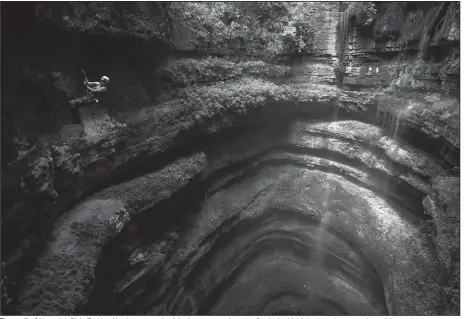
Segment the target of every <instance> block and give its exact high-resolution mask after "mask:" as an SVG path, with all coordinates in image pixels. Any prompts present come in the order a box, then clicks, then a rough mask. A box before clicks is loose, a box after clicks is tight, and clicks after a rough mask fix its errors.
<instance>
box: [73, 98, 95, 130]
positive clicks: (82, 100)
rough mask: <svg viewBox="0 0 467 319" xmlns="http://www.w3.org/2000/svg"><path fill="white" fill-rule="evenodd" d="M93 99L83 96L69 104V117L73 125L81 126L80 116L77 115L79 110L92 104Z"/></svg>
mask: <svg viewBox="0 0 467 319" xmlns="http://www.w3.org/2000/svg"><path fill="white" fill-rule="evenodd" d="M93 103H94V99H93V98H91V97H89V96H83V97H80V98H78V99H74V100H71V101H70V102H69V104H70V108H71V116H72V118H73V123H75V124H81V116H80V115H79V108H80V107H82V106H85V105H89V104H93Z"/></svg>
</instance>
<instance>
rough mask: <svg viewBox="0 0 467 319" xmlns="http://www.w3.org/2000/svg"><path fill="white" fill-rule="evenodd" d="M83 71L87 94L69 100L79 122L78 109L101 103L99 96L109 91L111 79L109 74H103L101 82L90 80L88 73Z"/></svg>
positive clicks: (74, 115)
mask: <svg viewBox="0 0 467 319" xmlns="http://www.w3.org/2000/svg"><path fill="white" fill-rule="evenodd" d="M81 72H83V75H84V85H85V86H86V94H85V96H83V97H80V98H77V99H74V100H71V101H69V104H70V107H71V109H72V112H73V117H74V119H75V121H76V122H78V123H79V122H81V121H80V116H79V111H78V109H79V108H80V107H82V106H85V105H90V104H95V103H99V98H100V97H102V95H103V94H105V93H107V86H108V84H109V81H110V79H109V78H108V77H107V76H103V77H101V80H100V81H99V82H89V81H88V78H87V75H86V73H85V72H84V71H83V70H81Z"/></svg>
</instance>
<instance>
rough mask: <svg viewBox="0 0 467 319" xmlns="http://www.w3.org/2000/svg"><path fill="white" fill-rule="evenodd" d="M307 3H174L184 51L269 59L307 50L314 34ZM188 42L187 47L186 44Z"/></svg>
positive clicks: (175, 19)
mask: <svg viewBox="0 0 467 319" xmlns="http://www.w3.org/2000/svg"><path fill="white" fill-rule="evenodd" d="M316 6H317V4H316V3H311V2H174V3H171V4H170V9H169V10H170V11H171V13H172V17H173V19H174V23H175V25H176V26H180V28H183V29H184V31H183V32H184V33H189V34H186V35H185V36H184V37H183V38H184V39H183V40H182V42H183V44H182V46H184V47H192V48H193V49H202V50H206V49H207V50H214V51H220V52H226V53H231V52H232V51H233V52H240V51H243V52H244V53H245V54H246V55H251V56H258V57H261V58H265V59H271V58H273V57H274V56H276V55H279V54H283V53H298V52H302V51H303V50H305V49H306V48H307V47H309V45H310V43H311V41H312V37H313V34H314V28H315V26H314V25H313V19H312V16H311V10H310V9H312V8H314V7H316ZM190 41H192V42H191V43H188V42H190Z"/></svg>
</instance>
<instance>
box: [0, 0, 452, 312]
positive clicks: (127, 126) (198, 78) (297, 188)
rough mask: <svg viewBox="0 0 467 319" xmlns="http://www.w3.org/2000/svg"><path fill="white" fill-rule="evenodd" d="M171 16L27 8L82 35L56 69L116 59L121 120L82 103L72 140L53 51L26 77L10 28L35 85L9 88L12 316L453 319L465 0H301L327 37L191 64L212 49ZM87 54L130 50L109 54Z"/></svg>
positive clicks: (18, 67) (68, 89) (68, 74)
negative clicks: (290, 48) (74, 61)
mask: <svg viewBox="0 0 467 319" xmlns="http://www.w3.org/2000/svg"><path fill="white" fill-rule="evenodd" d="M178 5H181V4H178ZM181 6H182V7H183V5H181ZM192 6H193V4H192ZM195 6H199V7H198V9H199V10H201V11H202V12H205V14H208V13H207V12H211V11H209V10H207V11H206V10H205V9H206V8H208V7H209V6H206V7H203V5H202V4H195ZM190 8H191V7H190ZM349 8H350V9H349ZM17 9H18V8H17ZM170 9H171V8H170V6H169V7H166V6H162V5H157V4H156V5H152V4H135V5H128V6H127V5H125V4H123V5H119V4H115V3H109V4H107V5H104V6H103V7H99V6H97V5H96V4H93V3H90V4H86V5H82V4H76V5H75V4H73V5H56V6H55V5H51V4H44V5H35V6H34V10H33V11H31V12H30V14H31V15H33V16H34V19H37V20H38V21H41V22H37V23H36V22H35V23H33V24H31V25H32V26H34V27H37V29H40V28H41V27H43V29H40V30H41V31H38V32H37V33H33V34H34V35H36V36H37V37H38V38H39V39H48V40H50V39H51V38H53V37H54V35H55V36H57V37H58V38H60V39H65V38H67V37H68V36H70V39H72V41H70V43H73V45H71V44H70V48H71V49H70V48H69V49H65V48H62V47H60V45H57V46H56V47H54V48H55V49H56V50H57V51H58V50H61V51H60V52H63V54H62V57H63V59H65V58H70V59H71V58H72V57H73V56H80V58H79V59H78V60H79V61H83V62H85V63H87V64H86V65H93V66H95V65H99V63H100V62H102V65H119V67H118V68H116V70H114V71H115V72H114V73H113V74H110V76H111V78H112V80H113V82H114V83H116V84H115V85H116V86H115V92H114V93H115V94H113V95H114V96H115V99H113V100H112V101H110V102H109V103H110V104H107V106H109V105H112V106H114V107H113V108H104V107H102V106H103V105H102V106H101V105H97V106H96V105H95V106H90V107H84V108H83V109H82V110H81V111H80V112H81V118H82V120H83V125H82V126H80V125H75V124H69V120H68V119H66V114H67V111H66V110H64V109H62V108H61V106H60V105H61V104H63V103H64V102H66V99H67V98H69V97H72V96H74V95H76V92H77V87H78V86H77V83H78V81H80V80H81V79H80V78H79V77H78V76H76V74H74V73H73V71H70V70H69V69H66V68H63V64H61V63H62V62H63V61H62V62H60V61H59V60H60V59H57V61H50V59H46V58H45V55H44V54H42V53H44V52H42V51H40V52H42V53H38V54H37V57H35V58H34V59H33V57H32V56H29V55H27V54H25V55H24V56H23V57H25V60H26V61H27V64H28V66H27V67H24V65H23V64H21V63H19V62H18V61H16V60H15V56H16V55H17V54H19V53H18V52H23V51H24V50H21V48H23V49H24V47H23V44H21V45H20V44H18V43H16V42H15V40H14V39H15V37H13V36H12V34H10V33H8V32H7V33H6V34H7V36H8V35H9V37H8V39H9V42H8V43H9V45H10V46H9V50H7V51H6V52H7V54H6V57H7V58H6V59H7V61H10V62H11V65H9V66H8V70H9V71H10V72H11V73H12V74H15V76H17V77H18V78H19V79H21V81H23V82H22V83H24V86H22V87H21V89H20V90H17V89H16V88H15V87H13V86H12V85H7V86H6V88H7V90H3V84H2V91H5V92H7V94H6V98H5V101H6V102H7V103H5V105H6V106H7V107H6V109H7V110H8V112H9V113H8V112H7V115H8V117H7V118H8V119H12V120H9V121H7V120H2V127H3V122H4V121H7V122H8V123H7V125H8V127H7V129H6V132H7V134H6V135H4V134H3V129H2V142H3V139H4V138H6V137H8V136H11V137H14V139H13V138H12V140H13V143H12V142H11V141H10V142H9V144H8V148H7V150H8V152H7V153H8V156H9V157H8V160H7V161H3V157H2V176H4V177H5V178H4V179H2V195H3V193H4V191H7V192H8V193H7V194H8V195H9V196H7V198H8V200H4V199H3V198H4V196H2V211H3V212H5V213H4V214H2V223H3V227H4V229H2V230H3V231H2V234H3V235H2V236H3V238H2V239H5V238H6V239H7V241H8V242H9V244H8V245H6V246H5V247H2V248H5V249H2V253H3V254H4V255H5V258H4V260H6V261H7V266H8V267H7V268H8V275H9V277H10V278H13V279H14V280H16V281H18V283H19V284H18V286H19V287H16V288H15V289H16V290H14V289H11V290H10V291H15V292H14V293H11V294H12V295H11V298H10V299H8V298H6V300H7V301H8V305H9V307H10V308H8V309H9V310H8V311H9V312H12V313H13V312H16V313H20V314H24V315H32V314H34V315H36V314H41V315H64V314H70V315H71V314H106V315H109V314H115V315H117V314H132V315H135V314H154V315H260V314H261V315H280V314H295V315H388V314H389V315H433V314H440V313H441V314H444V313H457V312H458V309H457V310H456V307H455V306H453V307H452V309H450V310H446V309H447V307H443V309H440V305H444V306H446V305H447V304H448V303H449V302H451V303H452V304H453V305H455V303H456V300H455V298H451V297H452V296H454V297H455V296H456V295H455V290H456V289H457V288H456V287H457V286H456V278H457V279H458V275H457V277H456V269H455V268H456V267H457V266H458V265H459V263H458V258H457V257H456V256H458V254H459V252H458V247H459V244H458V243H457V244H456V240H458V229H459V227H458V224H456V221H458V220H459V219H458V217H459V205H458V199H459V173H458V172H459V148H460V139H459V123H458V122H459V99H458V97H457V91H456V90H458V78H457V77H458V74H459V68H458V53H457V49H458V41H459V39H458V32H457V31H456V30H458V23H457V20H456V19H458V5H456V4H455V3H440V4H433V5H431V4H426V5H421V6H419V7H417V8H416V7H414V6H413V5H410V4H401V5H399V4H376V5H373V4H371V3H367V4H364V5H362V4H359V3H354V4H350V5H348V4H345V3H344V4H338V3H316V4H311V5H310V6H309V9H310V12H308V13H307V14H310V15H312V16H313V17H314V18H315V20H316V21H317V22H319V24H320V25H321V28H318V29H316V30H315V31H314V33H313V34H312V37H311V38H310V39H307V45H306V46H305V47H304V49H303V50H302V51H301V52H300V54H298V53H297V52H282V53H281V54H280V56H277V57H276V58H275V59H274V61H275V62H277V63H279V62H280V63H282V64H281V65H279V64H274V63H271V60H269V62H267V63H266V62H264V61H256V60H255V61H245V60H248V58H246V57H245V56H243V57H242V58H241V59H240V58H239V59H240V60H242V61H240V62H232V61H235V58H234V56H235V55H236V53H237V52H236V51H235V49H233V48H230V47H228V46H227V47H225V48H222V50H220V51H219V52H217V51H216V52H215V50H214V51H213V49H212V48H209V50H208V49H207V48H208V47H209V45H208V44H209V43H202V44H203V45H205V46H206V48H205V49H206V50H207V52H208V53H210V54H216V55H217V56H223V57H224V58H222V57H221V58H219V57H217V58H212V57H206V58H204V57H202V58H200V57H199V56H191V55H194V52H193V50H195V49H196V50H198V51H199V50H200V48H201V49H203V48H204V47H203V46H202V45H201V44H200V43H197V41H198V42H199V41H200V39H198V38H196V39H185V40H186V41H185V40H184V39H181V38H178V36H179V35H180V34H178V35H177V34H176V33H177V31H180V29H183V28H179V27H180V26H179V25H171V24H174V23H176V22H174V21H173V18H174V17H173V16H170V14H169V12H171V11H170ZM203 10H204V11H203ZM343 10H344V11H343ZM345 10H347V11H345ZM348 10H350V11H351V12H350V13H349V11H348ZM359 10H363V11H359ZM2 12H3V11H2ZM15 12H16V14H19V13H20V12H21V10H17V11H15ZM346 12H347V13H346ZM395 12H396V13H399V15H394V13H395ZM14 16H15V15H12V17H14ZM153 16H155V17H156V18H153ZM115 17H119V18H118V19H117V18H115ZM345 17H350V18H351V20H350V22H349V21H348V22H349V23H344V24H342V22H343V21H345V20H343V18H345ZM362 17H363V18H362ZM2 18H3V15H2ZM210 18H213V17H210ZM214 18H215V17H214ZM352 19H354V20H352ZM10 20H14V19H13V18H11V19H10ZM7 22H8V21H7ZM222 23H224V22H222ZM7 24H8V23H7ZM8 25H10V26H11V21H10V24H8ZM343 25H344V26H347V27H348V29H345V28H344V29H343V28H342V26H343ZM421 25H426V26H427V27H426V30H423V28H422V30H419V29H420V26H421ZM44 26H45V27H44ZM433 26H434V27H433ZM436 26H439V27H436ZM29 27H31V26H29ZM336 27H337V31H338V32H336ZM410 27H411V28H412V30H415V31H417V30H418V31H417V32H415V33H416V34H415V33H414V34H408V33H407V32H408V31H407V30H409V29H410ZM432 27H433V28H432ZM222 28H223V30H224V29H228V28H227V27H225V26H222ZM14 29H15V28H10V29H8V30H14ZM32 29H34V28H32ZM47 30H55V32H57V33H54V34H53V35H49V36H46V35H45V34H46V33H47V32H46V31H47ZM57 30H60V31H57ZM63 30H67V31H63ZM343 31H345V32H347V33H343ZM369 31H371V32H369ZM171 32H172V33H171ZM84 34H85V35H84ZM343 34H346V36H344V37H343ZM24 36H25V37H27V36H28V35H27V34H26V33H25V35H24ZM29 37H30V38H31V35H29ZM41 37H44V38H41ZM427 37H428V38H427ZM207 38H209V33H207ZM84 39H88V40H89V42H88V41H87V40H86V41H85V40H84ZM135 39H136V40H135ZM407 39H409V40H408V42H409V44H405V47H403V46H402V44H403V43H405V42H404V41H405V40H407ZM48 40H47V41H48ZM308 40H309V41H308ZM342 40H346V41H345V43H344V44H345V45H344V46H343V45H342V43H339V41H342ZM347 40H348V41H347ZM47 41H45V42H46V43H49V42H47ZM80 41H84V42H80ZM171 41H173V42H174V43H173V44H174V45H175V48H176V49H177V50H179V51H180V50H181V51H184V52H169V51H168V49H169V46H168V43H170V42H171ZM184 41H185V42H184ZM39 42H40V41H39ZM39 42H37V43H36V42H34V41H33V44H31V45H30V46H31V48H40V47H42V46H41V45H40V43H39ZM50 43H53V42H50ZM79 43H86V45H85V46H84V49H82V51H79V52H82V53H83V54H84V53H86V52H87V53H86V54H85V55H84V56H83V55H80V54H77V53H72V51H74V50H75V49H77V48H78V47H80V45H79ZM92 43H94V44H95V45H98V47H99V48H103V47H111V48H113V47H118V46H120V47H122V44H127V45H123V46H124V48H123V47H122V50H120V51H119V52H120V54H119V55H118V57H114V58H111V59H110V58H109V59H110V61H107V60H106V58H105V57H104V56H102V55H100V54H98V53H92V54H91V53H90V52H88V51H89V48H90V47H91V44H92ZM154 44H158V45H160V50H157V53H158V55H157V58H154V57H152V58H151V55H152V53H153V52H156V51H154V50H155V49H154V48H155V47H154ZM28 45H29V44H28ZM51 45H52V44H51ZM191 45H194V47H191ZM26 47H27V45H26ZM415 47H416V48H417V49H415ZM342 48H344V51H340V50H342ZM441 48H447V49H448V50H447V51H449V52H450V53H449V54H450V55H449V56H444V55H441V56H440V55H439V54H438V53H439V52H438V51H437V50H439V49H441ZM49 49H50V48H49ZM237 49H238V48H237ZM196 50H195V51H196ZM238 50H239V49H238ZM416 50H419V51H417V52H415V51H416ZM70 51H71V52H70ZM224 51H225V52H224ZM33 52H34V51H33ZM437 52H438V53H437ZM201 53H203V52H201ZM204 53H206V52H204ZM204 53H203V54H204ZM415 53H417V54H415ZM197 54H200V52H198V53H197ZM172 55H173V56H172ZM180 55H182V57H179V56H180ZM155 56H156V55H155ZM342 57H344V58H342ZM430 57H432V58H433V59H432V60H430V59H429V58H430ZM227 58H229V59H230V61H228V60H227ZM250 58H251V57H250ZM158 59H159V60H160V61H156V60H158ZM2 60H3V59H2ZM130 60H131V61H132V62H131V63H130V64H126V63H124V62H125V61H130ZM15 61H16V62H15ZM45 61H47V62H45ZM161 61H162V62H163V63H161ZM117 62H118V63H117ZM42 63H43V65H42ZM115 63H116V64H115ZM50 68H52V69H53V70H54V71H53V72H49V71H50ZM44 70H46V71H44ZM396 71H397V72H396ZM18 72H19V73H18ZM21 72H22V73H21ZM394 72H395V73H394ZM106 74H107V73H106ZM336 74H337V76H336ZM96 76H97V75H96ZM158 83H160V85H159V84H158ZM40 88H42V90H41V89H40ZM38 92H41V94H39V93H38ZM426 92H430V94H427V93H426ZM18 96H19V97H20V98H18ZM42 98H43V99H42ZM3 100H4V97H3V95H2V104H3ZM62 102H63V103H62ZM14 106H18V108H15V107H14ZM3 109H4V108H2V119H3V112H4V111H3ZM32 110H35V111H38V112H39V113H38V114H35V113H34V112H35V111H34V112H33V111H32ZM47 110H49V111H50V110H57V112H56V113H54V114H55V116H54V117H52V118H50V119H47V121H45V120H44V121H45V122H42V121H37V118H39V119H45V118H46V117H45V116H44V115H43V114H42V115H40V114H41V113H43V112H45V111H47ZM20 113H24V114H25V116H24V119H22V118H21V116H19V114H20ZM20 118H21V120H19V119H20ZM18 123H19V124H18ZM31 123H37V124H31ZM5 136H6V137H5ZM2 144H3V143H2ZM433 230H435V232H433ZM433 233H435V235H433ZM50 234H52V236H49V235H50ZM456 234H457V235H456ZM456 236H457V237H456ZM2 242H4V241H3V240H2ZM36 256H37V257H38V259H37V263H35V264H34V263H32V262H31V261H35V258H36ZM456 258H457V259H456ZM456 265H457V266H456ZM20 278H25V279H24V280H23V281H21V280H22V279H20ZM10 280H11V279H10ZM457 284H458V281H457ZM11 287H14V284H8V288H9V289H10V288H11ZM446 287H450V288H449V289H451V290H450V291H454V293H453V294H451V295H447V294H446V293H445V291H447V290H446V289H445V288H446ZM457 296H458V295H457ZM3 297H4V296H2V298H3ZM448 297H449V298H451V299H452V300H449V301H447V300H446V298H448ZM3 302H4V299H2V303H3ZM445 308H446V309H445Z"/></svg>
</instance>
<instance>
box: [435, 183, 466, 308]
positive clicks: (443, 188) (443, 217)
mask: <svg viewBox="0 0 467 319" xmlns="http://www.w3.org/2000/svg"><path fill="white" fill-rule="evenodd" d="M433 188H434V190H435V194H434V197H435V199H436V200H437V202H439V203H441V207H440V208H441V212H442V213H441V214H437V216H434V219H435V223H436V226H437V227H436V228H437V233H436V235H434V242H435V245H436V251H437V253H438V261H437V264H436V265H437V267H438V269H439V271H440V273H441V280H440V293H441V300H440V305H442V307H444V308H445V310H444V312H443V313H442V314H448V315H459V308H460V179H459V178H458V177H442V176H440V177H437V178H435V179H434V180H433ZM438 215H439V216H438Z"/></svg>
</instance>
